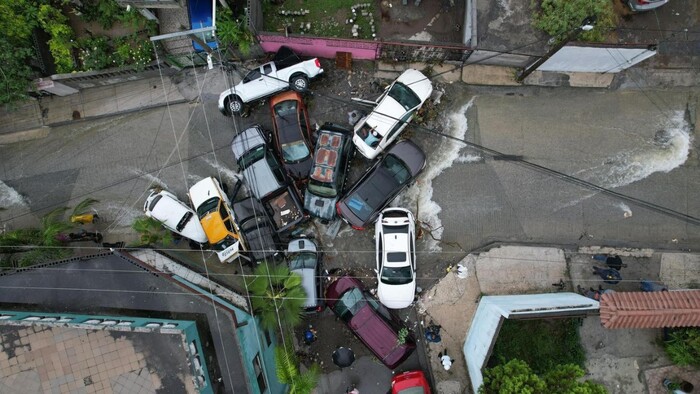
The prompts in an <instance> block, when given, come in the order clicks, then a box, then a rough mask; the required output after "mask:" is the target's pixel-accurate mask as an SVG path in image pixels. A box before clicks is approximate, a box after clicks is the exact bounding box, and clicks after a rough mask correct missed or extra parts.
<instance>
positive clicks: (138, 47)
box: [113, 34, 153, 70]
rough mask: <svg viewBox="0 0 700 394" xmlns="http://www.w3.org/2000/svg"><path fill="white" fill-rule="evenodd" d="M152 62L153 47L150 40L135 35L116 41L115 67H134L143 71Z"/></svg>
mask: <svg viewBox="0 0 700 394" xmlns="http://www.w3.org/2000/svg"><path fill="white" fill-rule="evenodd" d="M152 60H153V47H152V46H151V43H150V41H149V40H147V39H143V38H140V37H139V36H138V35H135V34H132V35H130V36H126V37H122V38H119V39H117V40H115V43H114V60H113V63H114V65H116V66H119V67H122V66H127V65H132V66H134V67H136V69H139V70H143V69H144V68H145V67H146V65H148V63H150V62H151V61H152Z"/></svg>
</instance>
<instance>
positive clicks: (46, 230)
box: [0, 208, 73, 267]
mask: <svg viewBox="0 0 700 394" xmlns="http://www.w3.org/2000/svg"><path fill="white" fill-rule="evenodd" d="M66 210H67V208H57V209H54V210H53V211H51V212H49V213H47V214H46V215H44V216H43V217H42V218H41V227H40V228H26V229H18V230H12V231H8V232H6V233H4V234H1V235H0V248H1V249H0V251H1V252H2V253H3V254H7V255H8V256H7V260H8V261H10V262H12V265H13V266H15V265H16V266H19V267H27V266H30V265H34V264H39V263H45V262H49V261H52V260H57V259H61V258H65V257H67V256H68V255H70V252H69V251H68V250H66V249H65V248H62V247H61V246H63V245H64V241H63V238H62V236H61V235H62V234H64V233H65V232H67V231H69V230H70V229H71V228H72V227H73V226H72V225H71V224H70V223H68V222H67V221H65V220H63V218H62V216H63V214H64V213H65V212H66ZM15 255H19V258H15Z"/></svg>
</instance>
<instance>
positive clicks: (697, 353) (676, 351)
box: [664, 327, 700, 367]
mask: <svg viewBox="0 0 700 394" xmlns="http://www.w3.org/2000/svg"><path fill="white" fill-rule="evenodd" d="M664 348H665V349H666V353H667V354H668V356H669V358H671V361H673V363H674V364H677V365H681V366H685V365H692V366H694V367H700V328H697V327H691V328H681V329H678V330H676V331H673V332H672V333H671V338H670V339H669V340H668V341H666V342H665V343H664Z"/></svg>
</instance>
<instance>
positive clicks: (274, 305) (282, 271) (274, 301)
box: [246, 262, 306, 330]
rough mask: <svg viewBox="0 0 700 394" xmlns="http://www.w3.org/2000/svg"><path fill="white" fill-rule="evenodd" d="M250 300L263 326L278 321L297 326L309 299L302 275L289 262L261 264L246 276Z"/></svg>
mask: <svg viewBox="0 0 700 394" xmlns="http://www.w3.org/2000/svg"><path fill="white" fill-rule="evenodd" d="M246 284H247V286H248V291H249V292H250V297H251V299H252V300H251V304H252V306H253V310H254V311H255V314H256V315H257V316H258V318H259V319H260V324H261V325H262V326H263V328H265V329H268V330H274V329H275V328H277V327H278V319H279V321H282V322H284V323H285V324H288V325H289V326H292V327H294V326H296V325H297V324H299V323H300V322H301V317H302V316H301V314H302V309H303V306H304V301H305V300H306V292H305V291H304V288H303V287H302V286H301V276H299V275H298V274H295V273H292V272H290V271H289V268H288V267H287V266H286V265H272V264H268V263H267V262H263V263H262V264H260V265H259V266H258V267H257V268H256V269H255V272H254V273H253V276H251V277H248V278H246Z"/></svg>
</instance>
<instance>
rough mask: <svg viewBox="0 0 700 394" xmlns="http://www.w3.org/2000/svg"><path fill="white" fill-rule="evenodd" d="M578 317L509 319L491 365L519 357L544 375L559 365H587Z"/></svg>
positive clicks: (497, 344) (497, 340)
mask: <svg viewBox="0 0 700 394" xmlns="http://www.w3.org/2000/svg"><path fill="white" fill-rule="evenodd" d="M578 329H579V320H578V319H546V320H505V321H504V322H503V326H502V327H501V331H500V333H499V334H498V339H496V344H495V346H494V348H493V353H492V354H491V358H490V359H489V362H488V367H493V366H495V365H498V364H502V363H505V362H508V361H509V360H511V359H514V358H517V359H520V360H523V361H525V362H526V363H528V365H530V367H531V368H532V370H533V371H534V372H535V373H537V374H541V373H544V372H546V371H548V370H549V369H551V368H552V367H554V366H556V365H558V364H576V365H578V366H580V367H582V368H583V363H584V361H585V353H584V351H583V347H581V341H580V337H579V333H578Z"/></svg>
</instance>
